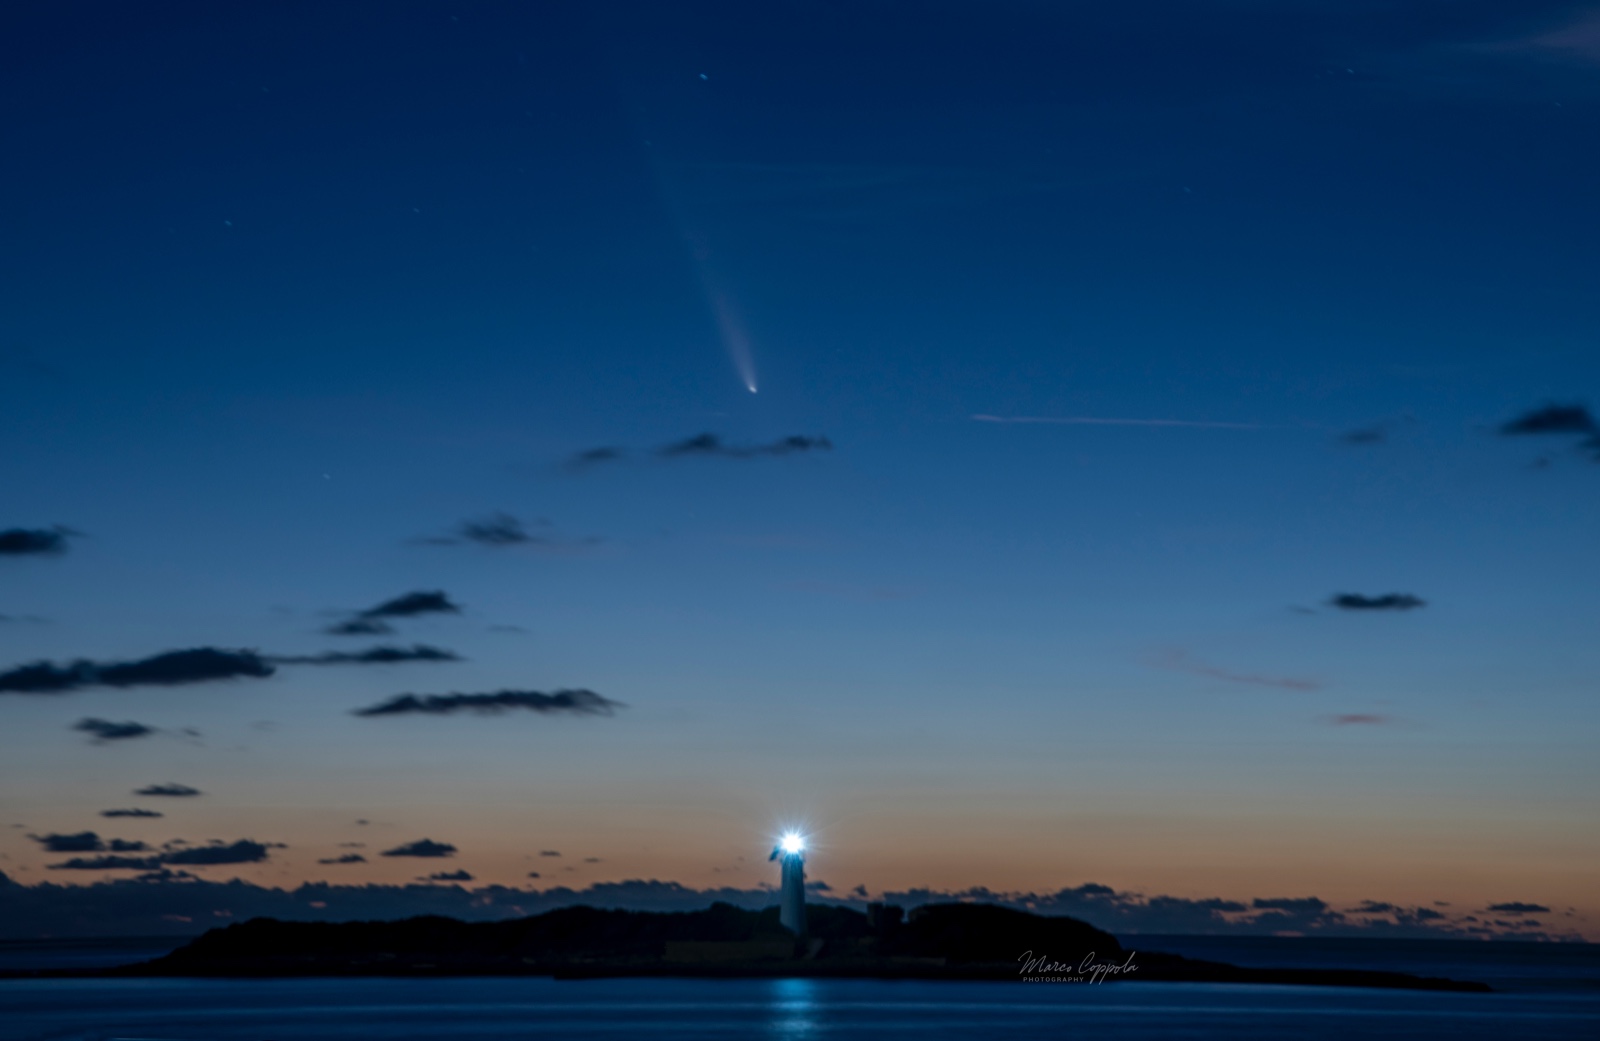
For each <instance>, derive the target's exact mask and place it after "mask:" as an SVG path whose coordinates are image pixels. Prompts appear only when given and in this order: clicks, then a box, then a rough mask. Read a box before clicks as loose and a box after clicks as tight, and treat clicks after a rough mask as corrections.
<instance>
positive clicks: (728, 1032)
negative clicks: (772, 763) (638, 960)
mask: <svg viewBox="0 0 1600 1041" xmlns="http://www.w3.org/2000/svg"><path fill="white" fill-rule="evenodd" d="M1353 1033H1358V1034H1359V1035H1360V1037H1361V1041H1381V1039H1388V1038H1431V1037H1449V1038H1451V1039H1454V1041H1472V1039H1477V1038H1483V1039H1490V1038H1493V1039H1495V1041H1511V1039H1521V1038H1530V1039H1540V1038H1582V1039H1585V1041H1594V1039H1596V1038H1600V995H1595V994H1586V993H1559V994H1550V993H1544V994H1531V993H1510V994H1426V993H1405V992H1389V991H1370V990H1353V989H1332V988H1300V987H1258V986H1211V985H1192V984H1191V985H1178V984H1117V985H1110V986H1097V987H1096V986H1088V985H1081V984H1061V985H1047V984H1025V983H954V984H952V983H925V982H886V981H877V980H590V981H557V980H547V979H520V980H498V979H444V980H421V981H419V980H250V981H216V980H118V981H106V980H9V981H0V1037H3V1038H5V1039H6V1041H12V1039H17V1041H24V1039H27V1041H32V1039H45V1038H49V1039H52V1041H64V1039H94V1041H109V1039H113V1038H140V1039H156V1038H170V1039H184V1041H202V1039H218V1041H222V1039H227V1041H233V1039H250V1041H283V1039H286V1038H296V1039H308V1041H319V1039H346V1038H356V1037H377V1038H395V1039H412V1038H415V1039H419V1041H421V1039H427V1038H451V1039H462V1041H466V1039H478V1038H482V1039H506V1038H638V1037H673V1038H678V1037H682V1038H691V1037H706V1038H745V1037H748V1038H819V1039H821V1038H827V1039H857V1038H861V1039H865V1038H913V1037H914V1038H925V1039H926V1038H934V1039H938V1038H1005V1037H1017V1038H1028V1039H1029V1041H1033V1039H1037V1038H1046V1037H1071V1036H1082V1037H1094V1038H1244V1039H1251V1038H1262V1039H1268V1038H1270V1039H1273V1041H1279V1039H1284V1038H1309V1039H1318V1038H1330V1039H1331V1038H1339V1039H1341V1041H1348V1039H1349V1037H1350V1036H1351V1035H1352V1034H1353Z"/></svg>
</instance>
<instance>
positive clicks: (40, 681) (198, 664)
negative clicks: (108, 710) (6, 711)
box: [0, 647, 273, 694]
mask: <svg viewBox="0 0 1600 1041" xmlns="http://www.w3.org/2000/svg"><path fill="white" fill-rule="evenodd" d="M272 672H273V668H272V666H271V665H270V664H269V663H268V662H267V660H266V659H264V658H262V657H261V655H259V654H257V653H256V652H255V651H245V650H239V651H228V650H221V649H218V648H216V647H194V648H190V649H189V650H184V651H168V652H167V653H165V654H157V655H155V656H153V657H150V658H141V659H139V660H137V661H131V662H92V661H87V660H83V659H80V660H78V661H75V662H72V663H70V664H67V665H53V664H51V663H50V662H44V661H41V662H34V663H33V664H31V665H20V666H18V667H17V668H14V669H12V670H10V671H9V672H4V673H0V693H7V692H9V693H17V694H63V693H66V692H67V691H71V690H77V689H79V688H82V687H176V686H181V685H183V684H186V683H205V682H208V681H210V680H226V679H237V678H238V677H241V676H249V677H256V678H260V677H265V676H271V675H272Z"/></svg>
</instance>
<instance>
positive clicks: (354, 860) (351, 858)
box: [317, 853, 367, 864]
mask: <svg viewBox="0 0 1600 1041" xmlns="http://www.w3.org/2000/svg"><path fill="white" fill-rule="evenodd" d="M366 862H367V858H366V857H363V856H362V855H361V854H359V853H343V854H340V855H339V856H337V857H325V858H323V859H322V860H319V861H317V863H318V864H365V863H366Z"/></svg>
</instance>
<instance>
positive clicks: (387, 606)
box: [360, 590, 461, 618]
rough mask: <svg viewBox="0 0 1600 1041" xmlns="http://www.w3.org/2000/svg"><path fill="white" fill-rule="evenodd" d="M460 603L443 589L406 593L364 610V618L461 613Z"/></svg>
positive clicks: (362, 613)
mask: <svg viewBox="0 0 1600 1041" xmlns="http://www.w3.org/2000/svg"><path fill="white" fill-rule="evenodd" d="M460 613H461V607H460V605H459V604H455V603H452V602H451V601H450V598H449V597H448V596H446V595H445V594H444V592H443V591H441V590H431V591H420V592H415V593H406V594H404V595H402V596H397V597H395V598H394V599H392V600H385V601H384V602H383V603H381V604H379V605H378V606H376V607H369V608H367V609H366V610H365V611H362V612H361V614H360V617H362V618H414V617H416V616H417V615H419V614H460Z"/></svg>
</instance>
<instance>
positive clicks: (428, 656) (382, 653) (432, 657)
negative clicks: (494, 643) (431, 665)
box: [272, 643, 462, 665]
mask: <svg viewBox="0 0 1600 1041" xmlns="http://www.w3.org/2000/svg"><path fill="white" fill-rule="evenodd" d="M272 660H273V661H274V662H277V663H278V664H279V665H393V664H396V663H398V662H408V661H461V660H462V658H461V656H460V655H459V654H457V653H456V652H455V651H446V650H442V649H441V648H438V647H429V646H428V645H426V644H421V643H414V644H412V645H411V646H410V647H392V646H379V647H369V648H367V649H366V650H364V651H327V652H326V653H323V654H307V655H297V656H293V657H287V656H286V657H277V658H273V659H272Z"/></svg>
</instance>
